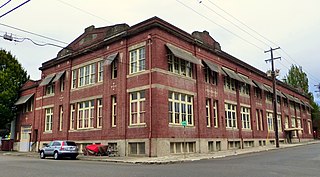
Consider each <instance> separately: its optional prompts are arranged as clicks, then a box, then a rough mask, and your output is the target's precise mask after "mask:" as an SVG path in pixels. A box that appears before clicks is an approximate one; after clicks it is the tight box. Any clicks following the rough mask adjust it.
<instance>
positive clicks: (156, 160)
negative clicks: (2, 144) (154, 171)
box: [0, 140, 320, 164]
mask: <svg viewBox="0 0 320 177" xmlns="http://www.w3.org/2000/svg"><path fill="white" fill-rule="evenodd" d="M315 143H320V141H317V140H314V141H309V142H303V143H294V144H280V149H283V148H289V147H296V146H302V145H308V144H315ZM269 150H277V148H276V147H275V146H274V145H268V146H261V147H252V148H246V149H235V150H227V151H218V152H213V153H209V154H203V153H201V154H200V153H195V154H185V155H183V154H181V155H172V156H164V157H108V156H84V155H79V156H78V159H79V160H87V161H103V162H114V163H141V164H168V163H180V162H187V161H196V160H202V159H215V158H223V157H228V156H235V155H240V154H248V153H257V152H263V151H269ZM0 153H1V154H3V155H13V156H27V157H35V158H39V154H38V153H36V152H15V151H10V152H5V151H0Z"/></svg>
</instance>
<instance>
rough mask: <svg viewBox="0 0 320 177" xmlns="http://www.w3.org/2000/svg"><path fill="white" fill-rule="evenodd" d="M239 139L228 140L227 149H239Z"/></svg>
mask: <svg viewBox="0 0 320 177" xmlns="http://www.w3.org/2000/svg"><path fill="white" fill-rule="evenodd" d="M240 148H241V146H240V141H228V149H240Z"/></svg>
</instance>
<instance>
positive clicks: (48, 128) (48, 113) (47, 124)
mask: <svg viewBox="0 0 320 177" xmlns="http://www.w3.org/2000/svg"><path fill="white" fill-rule="evenodd" d="M45 114H46V117H45V121H44V122H45V124H44V131H45V132H49V131H52V118H53V108H46V109H45Z"/></svg>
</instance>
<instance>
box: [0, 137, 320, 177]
mask: <svg viewBox="0 0 320 177" xmlns="http://www.w3.org/2000/svg"><path fill="white" fill-rule="evenodd" d="M319 151H320V144H319V143H317V144H310V145H305V146H298V147H292V148H286V149H279V150H271V151H266V152H260V153H251V154H243V155H237V156H230V157H226V158H220V159H210V160H200V161H193V162H184V163H173V164H163V165H150V164H127V163H111V162H95V161H83V160H68V159H65V160H53V159H38V158H32V157H21V156H4V155H0V177H37V176H44V177H62V176H68V177H100V176H101V177H109V176H110V177H118V176H119V177H149V176H150V177H195V176H196V177H202V176H206V177H207V176H213V177H215V176H216V177H231V176H232V177H251V176H252V177H319V176H320V154H319Z"/></svg>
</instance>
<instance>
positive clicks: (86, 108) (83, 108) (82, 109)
mask: <svg viewBox="0 0 320 177" xmlns="http://www.w3.org/2000/svg"><path fill="white" fill-rule="evenodd" d="M93 114H94V101H93V100H90V101H84V102H81V103H78V129H85V128H93Z"/></svg>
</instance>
